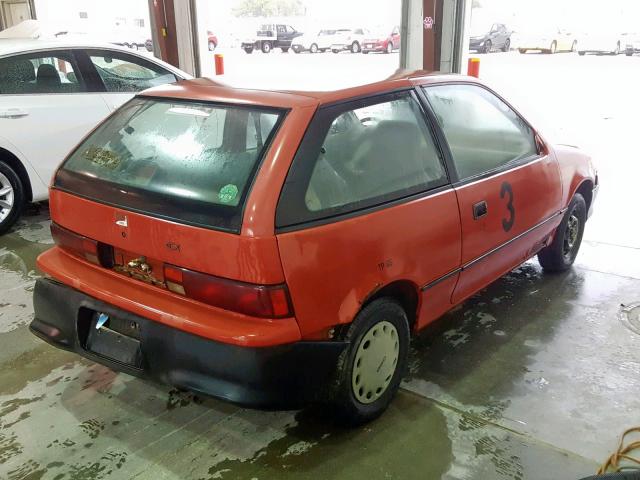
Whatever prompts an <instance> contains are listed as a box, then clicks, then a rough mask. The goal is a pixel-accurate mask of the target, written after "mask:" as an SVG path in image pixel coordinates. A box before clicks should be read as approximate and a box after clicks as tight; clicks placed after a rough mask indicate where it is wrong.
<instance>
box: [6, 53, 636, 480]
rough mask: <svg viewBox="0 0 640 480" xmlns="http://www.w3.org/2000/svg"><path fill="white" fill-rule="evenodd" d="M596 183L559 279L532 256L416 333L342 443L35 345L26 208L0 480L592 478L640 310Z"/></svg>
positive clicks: (34, 219) (9, 316)
mask: <svg viewBox="0 0 640 480" xmlns="http://www.w3.org/2000/svg"><path fill="white" fill-rule="evenodd" d="M507 58H510V57H507ZM576 58H577V57H576ZM639 60H640V59H639ZM518 61H520V60H519V59H518ZM554 61H555V60H554ZM639 63H640V62H639ZM594 125H596V127H597V122H595V121H594ZM620 125H622V123H621V124H620ZM596 127H593V128H596ZM609 133H610V134H611V135H613V133H614V132H612V131H610V132H609ZM617 133H619V132H616V134H617ZM627 141H628V140H627ZM628 142H629V143H628V144H625V140H620V142H618V143H617V145H618V147H617V148H618V149H628V150H627V151H631V149H632V145H631V143H630V141H628ZM623 153H624V152H623V151H621V150H617V151H615V152H614V155H613V158H614V159H616V161H617V162H618V163H617V165H618V166H620V165H624V162H623V161H622V159H623ZM636 158H637V156H636ZM631 168H634V169H635V173H636V174H637V173H638V166H637V164H634V166H633V167H631ZM603 171H604V172H605V177H606V178H607V182H609V183H608V184H607V185H608V186H606V187H604V186H603V191H602V192H601V196H602V198H601V199H599V205H598V206H599V210H598V211H597V213H596V216H594V218H593V220H592V221H591V222H590V225H588V227H587V233H586V239H585V242H584V244H583V247H582V250H581V253H580V255H579V257H578V261H577V264H576V266H575V267H574V268H573V269H572V270H571V271H569V272H567V273H565V274H561V275H545V274H543V273H542V272H541V270H540V267H539V265H538V264H537V262H536V261H535V260H532V261H530V262H528V263H526V264H524V265H523V266H521V267H520V268H518V269H516V270H514V271H513V272H512V273H510V274H509V275H507V276H505V277H503V278H502V279H500V280H498V281H497V282H495V283H494V284H493V285H491V286H490V287H489V288H487V289H486V290H484V291H483V292H481V293H479V294H478V295H476V296H475V297H473V298H472V299H471V300H469V301H467V302H466V303H465V304H464V305H462V306H460V307H458V308H456V309H455V310H454V311H452V312H450V313H449V314H447V315H446V316H445V317H443V318H442V319H441V320H439V321H438V322H437V323H435V324H434V325H432V326H431V327H429V328H428V329H427V331H425V332H423V333H422V334H421V335H420V336H419V337H418V338H416V339H415V340H414V341H413V344H412V349H411V360H410V368H409V372H408V374H407V377H406V379H405V381H404V383H403V386H402V389H401V391H400V394H399V395H398V397H397V399H396V400H395V401H394V402H393V404H392V405H391V407H390V409H389V411H388V412H387V413H386V414H385V415H384V416H383V417H382V418H380V419H379V420H377V421H375V422H373V423H371V424H369V425H367V426H364V427H362V428H358V429H354V430H345V429H340V428H338V427H336V426H334V425H333V424H332V422H331V419H330V418H327V417H326V413H325V412H322V411H318V410H313V409H312V410H306V411H300V412H258V411H253V410H245V409H241V408H238V407H235V406H232V405H229V404H226V403H223V402H219V401H216V400H212V399H209V398H199V397H195V396H193V395H192V394H189V393H184V392H177V391H174V390H172V389H171V388H170V387H165V386H160V385H155V384H152V383H149V382H146V381H143V380H140V379H136V378H133V377H130V376H127V375H124V374H115V373H113V372H111V371H110V370H108V369H107V368H105V367H102V366H100V365H96V364H93V363H91V362H88V361H86V360H82V359H80V358H79V357H77V356H75V355H73V354H69V353H66V352H62V351H60V350H57V349H55V348H53V347H50V346H48V345H46V344H44V343H43V342H41V341H40V340H38V339H37V338H35V337H34V336H33V335H31V334H30V333H29V332H28V329H27V325H28V322H29V321H30V320H31V318H32V316H33V307H32V300H31V294H32V292H31V290H32V288H33V283H34V279H35V278H36V277H37V276H38V272H37V271H36V269H35V258H36V256H37V255H38V254H39V253H40V252H42V251H44V250H45V249H47V248H48V247H49V246H50V245H51V243H52V242H51V238H50V235H49V231H48V225H49V218H48V212H47V209H46V206H44V207H43V208H42V209H41V210H40V212H37V211H34V210H33V209H32V210H31V211H30V212H29V213H28V214H27V215H25V217H24V218H23V219H22V220H21V222H20V223H19V225H18V226H17V227H16V228H15V229H13V231H12V232H10V233H9V234H7V235H4V236H2V237H0V479H2V480H5V479H6V480H18V479H30V480H34V479H46V480H50V479H56V480H62V479H65V480H66V479H68V480H89V479H129V478H136V479H161V478H162V479H165V478H166V479H203V480H204V479H206V480H209V479H218V478H221V479H248V480H249V479H260V480H263V479H273V478H296V479H318V478H323V479H342V478H353V479H368V480H372V479H384V478H390V479H438V478H444V479H516V480H524V479H577V478H581V477H584V476H587V475H590V474H593V473H594V472H595V470H596V469H597V466H598V464H600V463H601V462H603V461H604V460H605V459H606V457H607V456H608V455H609V454H610V453H611V452H612V451H613V450H614V449H615V447H616V445H617V438H618V436H619V435H620V433H622V431H623V430H625V429H626V428H628V427H631V426H634V425H638V424H640V413H639V412H640V395H639V394H638V392H639V388H638V387H639V385H640V354H639V353H638V352H639V351H640V349H639V347H640V322H639V321H638V320H637V317H633V316H632V315H629V314H625V312H628V311H629V309H628V308H627V309H625V307H623V305H625V306H629V305H633V304H634V302H638V301H640V243H639V242H640V239H639V237H638V236H637V235H632V234H630V231H629V229H628V228H626V227H625V228H622V227H621V230H620V235H616V232H615V231H612V229H611V227H610V226H611V224H612V222H613V221H614V220H615V219H616V218H619V219H622V218H624V217H625V215H626V213H628V212H625V210H624V209H623V210H621V209H620V208H619V205H617V204H616V203H615V202H614V201H613V200H612V198H615V197H616V195H620V192H618V191H617V190H616V188H615V187H612V186H611V185H612V183H611V182H615V181H616V180H618V179H619V180H620V182H621V183H624V182H626V181H628V180H627V175H628V174H629V173H628V170H627V171H624V170H622V169H616V168H614V167H613V166H610V165H606V166H604V168H603ZM635 178H637V176H636V177H635ZM636 219H637V216H636ZM636 221H637V220H636ZM598 225H600V227H599V226H598ZM630 228H633V227H630ZM620 239H623V240H620Z"/></svg>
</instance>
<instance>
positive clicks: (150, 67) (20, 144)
mask: <svg viewBox="0 0 640 480" xmlns="http://www.w3.org/2000/svg"><path fill="white" fill-rule="evenodd" d="M184 78H191V77H190V76H189V75H188V74H186V73H184V72H182V71H180V70H178V69H176V68H174V67H172V66H171V65H169V64H166V63H164V62H162V61H160V60H157V59H155V58H148V57H146V56H142V55H141V54H138V53H136V52H132V51H131V50H126V49H124V48H119V47H115V46H113V45H109V44H104V45H103V44H91V43H73V42H67V41H64V42H63V41H59V40H55V41H48V40H29V39H2V40H0V183H1V184H2V187H1V188H0V233H3V232H5V231H7V229H8V228H9V227H10V226H11V225H12V224H13V223H14V222H15V221H16V220H17V219H18V217H19V215H20V212H21V211H22V208H23V206H24V205H25V203H27V202H39V201H42V200H46V199H47V197H48V191H47V188H48V185H49V181H50V180H51V177H52V175H53V172H54V171H55V169H56V167H57V166H58V164H59V163H60V162H61V161H62V160H63V159H64V157H65V156H66V155H67V153H68V152H69V150H71V149H72V148H73V147H74V145H76V144H77V143H78V141H80V139H82V137H83V136H85V135H86V134H87V133H88V132H89V131H90V130H91V129H92V128H93V127H95V125H96V124H97V123H98V122H100V120H102V119H103V118H104V117H106V116H107V115H109V114H110V113H111V112H112V111H114V110H115V109H116V108H118V107H119V106H120V105H122V104H123V103H124V102H126V101H127V100H129V99H131V98H132V97H133V96H134V94H135V93H136V92H139V91H141V90H145V89H147V88H149V87H152V86H156V85H161V84H164V83H171V82H175V81H176V80H182V79H184Z"/></svg>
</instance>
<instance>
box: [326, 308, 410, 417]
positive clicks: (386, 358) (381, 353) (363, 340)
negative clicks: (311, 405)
mask: <svg viewBox="0 0 640 480" xmlns="http://www.w3.org/2000/svg"><path fill="white" fill-rule="evenodd" d="M343 339H344V340H345V341H346V342H348V343H349V347H347V349H346V350H345V351H344V352H342V355H341V356H340V359H339V360H338V367H337V371H336V381H335V382H334V385H333V386H334V389H333V396H332V398H331V399H330V402H331V403H332V404H333V406H334V407H335V408H336V410H337V413H338V415H339V417H340V418H341V420H342V421H343V422H344V423H346V424H349V425H360V424H363V423H366V422H369V421H371V420H373V419H374V418H376V417H378V416H380V415H381V414H382V413H383V412H384V411H385V410H386V409H387V407H388V406H389V404H390V403H391V400H393V397H394V396H395V394H396V392H397V391H398V388H399V386H400V381H401V380H402V376H403V374H404V371H405V368H406V366H407V356H408V352H409V322H408V320H407V314H406V312H405V311H404V309H403V308H402V307H401V306H400V305H399V304H398V303H397V302H396V301H395V300H394V299H392V298H379V299H377V300H374V301H373V302H371V303H370V304H369V305H367V306H366V307H365V308H363V309H362V310H361V311H360V313H359V314H358V315H357V317H356V319H355V320H354V321H353V323H352V324H351V325H350V326H349V328H348V330H347V332H346V334H345V335H344V337H343Z"/></svg>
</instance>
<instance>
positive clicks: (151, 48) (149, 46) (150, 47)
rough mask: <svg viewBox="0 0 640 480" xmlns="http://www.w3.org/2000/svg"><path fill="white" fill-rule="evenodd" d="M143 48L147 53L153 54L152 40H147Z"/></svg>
mask: <svg viewBox="0 0 640 480" xmlns="http://www.w3.org/2000/svg"><path fill="white" fill-rule="evenodd" d="M144 48H146V49H147V52H153V40H151V39H150V38H148V39H147V41H146V42H144Z"/></svg>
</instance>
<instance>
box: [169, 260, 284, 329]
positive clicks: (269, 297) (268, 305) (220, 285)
mask: <svg viewBox="0 0 640 480" xmlns="http://www.w3.org/2000/svg"><path fill="white" fill-rule="evenodd" d="M164 278H165V282H166V284H167V288H168V289H169V290H171V291H172V292H174V293H178V294H181V295H185V296H186V297H189V298H193V299H194V300H198V301H200V302H204V303H207V304H209V305H213V306H215V307H219V308H223V309H225V310H231V311H234V312H238V313H242V314H245V315H249V316H252V317H261V318H284V317H289V316H291V315H292V312H291V302H290V301H289V292H288V290H287V287H286V285H268V286H267V285H253V284H250V283H243V282H236V281H234V280H228V279H225V278H219V277H214V276H213V275H207V274H205V273H199V272H194V271H192V270H187V269H185V268H180V267H175V266H173V265H165V266H164Z"/></svg>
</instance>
